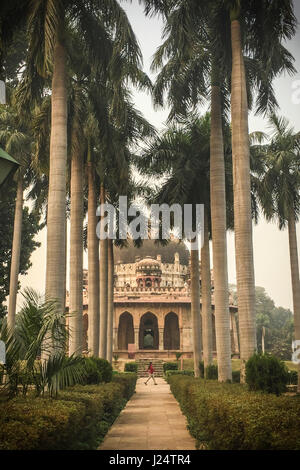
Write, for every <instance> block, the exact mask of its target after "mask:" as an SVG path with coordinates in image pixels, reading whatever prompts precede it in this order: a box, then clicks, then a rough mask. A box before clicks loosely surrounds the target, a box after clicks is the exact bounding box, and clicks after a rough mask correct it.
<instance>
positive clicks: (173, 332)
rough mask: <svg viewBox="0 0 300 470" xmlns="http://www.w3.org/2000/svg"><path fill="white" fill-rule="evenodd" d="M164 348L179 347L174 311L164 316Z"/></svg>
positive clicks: (178, 334) (177, 324)
mask: <svg viewBox="0 0 300 470" xmlns="http://www.w3.org/2000/svg"><path fill="white" fill-rule="evenodd" d="M164 349H167V350H172V349H175V350H176V349H180V333H179V322H178V316H177V315H176V313H174V312H170V313H168V315H166V316H165V325H164Z"/></svg>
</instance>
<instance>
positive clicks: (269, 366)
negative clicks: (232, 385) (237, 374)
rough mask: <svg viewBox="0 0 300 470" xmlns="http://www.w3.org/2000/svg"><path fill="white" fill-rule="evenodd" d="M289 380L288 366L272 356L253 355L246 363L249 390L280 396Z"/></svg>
mask: <svg viewBox="0 0 300 470" xmlns="http://www.w3.org/2000/svg"><path fill="white" fill-rule="evenodd" d="M288 380H289V374H288V369H287V367H286V365H285V364H284V363H283V362H282V361H280V360H279V359H277V358H276V357H275V356H272V355H271V354H258V353H256V354H253V356H251V357H250V359H248V361H247V362H246V383H247V384H248V387H249V390H262V391H263V392H267V393H275V394H276V395H280V394H281V393H283V392H285V391H286V385H287V383H288Z"/></svg>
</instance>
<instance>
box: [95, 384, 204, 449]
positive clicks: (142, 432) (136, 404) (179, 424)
mask: <svg viewBox="0 0 300 470" xmlns="http://www.w3.org/2000/svg"><path fill="white" fill-rule="evenodd" d="M144 382H145V378H140V379H138V381H137V385H136V393H135V394H134V395H133V396H132V398H131V399H130V400H129V401H128V403H127V405H126V407H125V408H124V409H123V410H122V412H121V414H120V416H119V417H118V418H117V419H116V421H115V423H114V424H113V426H112V427H111V428H110V430H109V431H108V433H107V435H106V436H105V439H104V441H103V442H102V444H101V445H100V447H99V450H195V440H194V439H193V438H192V437H191V435H190V434H189V432H188V430H187V427H186V426H187V423H186V418H185V416H184V415H183V414H182V412H181V410H180V407H179V405H178V403H177V401H176V400H175V398H174V396H173V395H172V393H171V391H170V387H169V385H168V384H167V382H166V381H165V380H164V379H162V378H160V377H157V378H156V382H157V385H154V383H153V381H152V380H151V379H150V381H149V382H148V385H145V384H144Z"/></svg>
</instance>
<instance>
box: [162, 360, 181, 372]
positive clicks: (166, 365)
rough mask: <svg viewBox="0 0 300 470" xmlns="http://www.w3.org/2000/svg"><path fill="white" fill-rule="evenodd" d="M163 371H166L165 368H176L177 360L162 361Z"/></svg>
mask: <svg viewBox="0 0 300 470" xmlns="http://www.w3.org/2000/svg"><path fill="white" fill-rule="evenodd" d="M163 367H164V373H166V372H167V370H178V364H177V362H164V365H163Z"/></svg>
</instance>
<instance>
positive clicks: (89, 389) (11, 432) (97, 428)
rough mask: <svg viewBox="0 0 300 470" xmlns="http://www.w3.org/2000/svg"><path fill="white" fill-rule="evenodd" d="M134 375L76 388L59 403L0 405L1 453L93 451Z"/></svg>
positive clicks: (33, 401) (19, 400)
mask: <svg viewBox="0 0 300 470" xmlns="http://www.w3.org/2000/svg"><path fill="white" fill-rule="evenodd" d="M135 381H136V376H135V374H120V376H119V379H118V378H117V376H115V377H114V382H112V383H107V384H101V385H76V386H74V387H70V388H68V389H67V390H64V391H63V392H61V393H60V394H59V397H58V399H56V400H52V399H49V398H47V399H45V398H33V397H30V396H28V397H26V398H24V397H22V398H14V399H13V400H9V401H5V402H2V403H1V404H0V450H77V449H78V450H85V449H96V448H97V447H98V446H99V444H100V442H101V440H102V439H103V437H104V436H105V434H106V433H107V431H108V429H109V427H110V426H111V424H112V423H113V421H114V420H115V419H116V417H117V416H118V415H119V413H120V411H121V409H122V408H123V407H124V405H125V403H126V401H127V399H128V396H129V394H130V393H129V391H132V388H133V383H135Z"/></svg>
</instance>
